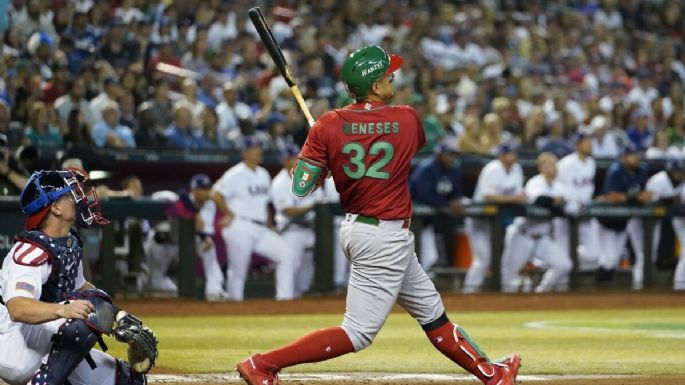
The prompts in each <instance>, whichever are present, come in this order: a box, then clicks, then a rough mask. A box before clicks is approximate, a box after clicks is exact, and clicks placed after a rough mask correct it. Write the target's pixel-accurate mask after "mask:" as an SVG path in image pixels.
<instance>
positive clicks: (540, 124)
mask: <svg viewBox="0 0 685 385" xmlns="http://www.w3.org/2000/svg"><path fill="white" fill-rule="evenodd" d="M544 129H545V112H544V110H543V109H542V108H541V107H539V106H535V107H533V108H531V110H530V114H528V117H527V118H526V123H525V125H524V126H523V132H522V133H521V142H520V143H521V146H520V148H519V151H520V152H523V153H533V154H534V153H537V151H538V148H537V139H538V138H539V137H540V136H541V135H542V133H543V131H544Z"/></svg>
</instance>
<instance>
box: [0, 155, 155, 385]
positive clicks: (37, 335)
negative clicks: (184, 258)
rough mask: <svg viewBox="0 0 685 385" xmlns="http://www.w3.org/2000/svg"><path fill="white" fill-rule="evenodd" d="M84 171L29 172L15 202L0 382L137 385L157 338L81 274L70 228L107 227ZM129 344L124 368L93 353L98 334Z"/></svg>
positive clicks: (3, 300) (2, 298)
mask: <svg viewBox="0 0 685 385" xmlns="http://www.w3.org/2000/svg"><path fill="white" fill-rule="evenodd" d="M86 179H87V176H86V173H85V172H84V171H83V170H79V169H68V170H64V171H39V172H35V173H34V174H33V175H32V176H31V178H30V179H29V181H28V183H27V184H26V186H25V187H24V190H23V191H22V193H21V196H20V203H21V209H22V212H24V214H26V215H27V216H28V217H27V219H26V226H25V229H26V230H25V231H23V232H21V233H20V234H19V235H18V236H17V237H16V243H15V244H14V246H13V247H12V249H11V250H10V252H9V253H8V255H7V256H6V257H5V260H4V262H3V264H2V270H0V379H2V380H3V381H5V382H8V383H9V384H11V385H19V384H21V385H25V384H27V383H28V384H31V385H62V384H71V385H96V384H97V385H101V384H104V385H139V384H146V383H147V382H146V378H145V374H144V373H147V372H148V371H149V370H150V369H151V368H152V366H154V364H155V358H156V357H157V339H156V337H155V334H154V333H153V332H152V331H151V330H150V329H149V328H148V327H147V326H144V325H143V324H142V323H141V322H140V320H139V319H138V318H136V317H134V316H132V315H130V314H128V313H126V312H125V311H123V310H121V309H120V308H119V307H117V306H116V305H114V304H113V303H112V299H111V298H110V297H109V295H107V293H105V292H104V291H102V290H98V289H96V288H95V286H93V285H92V284H91V283H90V282H88V281H86V280H85V278H84V276H83V264H82V260H81V256H82V246H81V239H80V238H79V236H78V234H77V233H76V231H75V230H74V229H73V226H74V225H78V226H79V227H89V226H91V225H94V224H106V223H108V221H107V220H106V219H105V218H103V217H102V215H101V214H100V207H99V203H98V201H97V196H96V195H95V194H94V190H92V189H91V190H84V185H83V183H84V182H85V181H86ZM110 333H111V334H114V336H115V338H116V339H117V340H118V341H120V342H125V343H128V344H129V347H128V357H129V362H130V363H127V362H125V361H122V360H119V359H116V358H114V357H112V356H110V355H108V354H105V353H103V352H101V351H98V350H95V349H93V346H94V345H95V343H96V342H99V343H100V345H101V347H103V350H106V349H105V348H106V347H105V346H104V343H103V341H102V334H107V335H109V334H110Z"/></svg>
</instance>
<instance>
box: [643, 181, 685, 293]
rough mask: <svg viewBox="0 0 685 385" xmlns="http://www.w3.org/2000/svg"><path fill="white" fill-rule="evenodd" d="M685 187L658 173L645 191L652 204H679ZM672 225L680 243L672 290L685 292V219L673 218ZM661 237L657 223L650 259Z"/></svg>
mask: <svg viewBox="0 0 685 385" xmlns="http://www.w3.org/2000/svg"><path fill="white" fill-rule="evenodd" d="M684 187H685V185H684V184H683V183H681V184H679V185H677V186H674V185H673V182H672V181H671V178H669V176H668V172H666V171H665V170H664V171H660V172H658V173H656V174H654V175H652V177H651V178H649V179H648V180H647V185H646V186H645V190H647V191H649V192H651V193H652V202H657V201H659V200H661V199H666V198H673V197H680V199H681V202H684V201H683V199H684V198H685V188H684ZM671 222H672V223H673V230H674V231H675V235H676V237H678V242H680V245H681V246H680V258H678V265H677V266H676V269H675V274H674V275H673V289H674V290H685V247H683V245H685V243H684V242H685V218H683V217H673V219H672V220H671ZM660 237H661V222H660V221H657V222H656V225H655V226H654V237H653V243H652V259H654V258H655V256H656V253H657V249H658V246H659V244H658V242H659V238H660Z"/></svg>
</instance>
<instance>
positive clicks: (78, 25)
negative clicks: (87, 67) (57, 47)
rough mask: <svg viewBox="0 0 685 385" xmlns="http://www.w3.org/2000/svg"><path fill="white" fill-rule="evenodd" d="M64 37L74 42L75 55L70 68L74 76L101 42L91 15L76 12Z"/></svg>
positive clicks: (63, 34)
mask: <svg viewBox="0 0 685 385" xmlns="http://www.w3.org/2000/svg"><path fill="white" fill-rule="evenodd" d="M62 36H64V37H65V38H67V39H69V40H70V41H71V42H73V45H74V54H73V55H72V56H71V57H70V63H69V64H70V67H71V68H73V70H74V71H73V72H72V73H73V74H75V73H77V72H78V71H79V70H80V68H81V65H82V64H83V62H84V61H85V60H87V59H89V58H90V57H91V55H92V54H93V53H94V51H95V48H96V47H97V46H98V42H99V41H100V34H99V32H98V31H97V30H96V29H95V27H93V25H92V24H91V23H90V18H89V14H88V13H86V12H84V11H76V13H75V14H74V19H73V21H72V24H71V28H68V29H67V30H66V31H64V32H63V33H62Z"/></svg>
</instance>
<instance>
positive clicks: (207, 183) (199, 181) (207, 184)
mask: <svg viewBox="0 0 685 385" xmlns="http://www.w3.org/2000/svg"><path fill="white" fill-rule="evenodd" d="M211 187H212V179H211V178H210V177H209V175H207V174H195V175H193V176H192V177H191V178H190V189H191V190H195V189H198V188H211Z"/></svg>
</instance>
